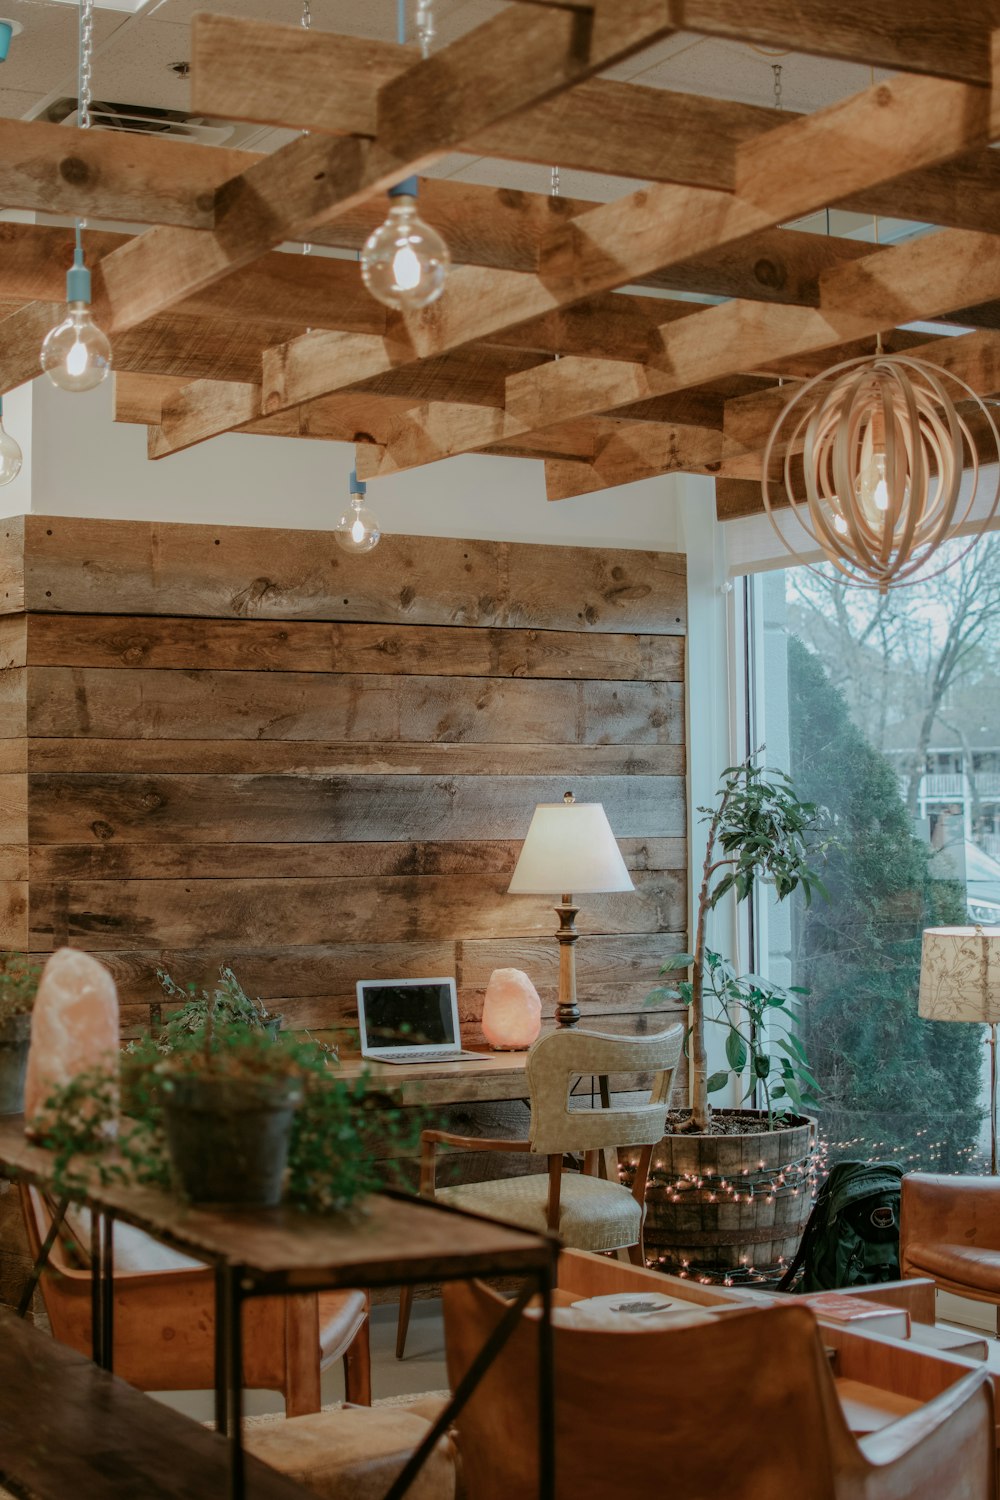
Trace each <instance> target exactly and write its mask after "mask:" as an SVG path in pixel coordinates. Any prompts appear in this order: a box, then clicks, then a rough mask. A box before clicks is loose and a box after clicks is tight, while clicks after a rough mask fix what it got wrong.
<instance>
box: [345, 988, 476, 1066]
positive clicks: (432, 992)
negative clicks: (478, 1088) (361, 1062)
mask: <svg viewBox="0 0 1000 1500" xmlns="http://www.w3.org/2000/svg"><path fill="white" fill-rule="evenodd" d="M358 1022H359V1026H360V1031H361V1055H362V1057H369V1058H371V1059H372V1061H373V1062H375V1061H378V1062H387V1063H424V1062H426V1063H431V1062H459V1061H461V1060H463V1059H466V1060H468V1061H470V1062H473V1061H474V1062H482V1061H484V1059H485V1058H486V1056H487V1054H486V1053H484V1052H463V1051H462V1033H461V1031H460V1030H459V1025H458V996H457V994H456V993H455V981H454V979H359V980H358Z"/></svg>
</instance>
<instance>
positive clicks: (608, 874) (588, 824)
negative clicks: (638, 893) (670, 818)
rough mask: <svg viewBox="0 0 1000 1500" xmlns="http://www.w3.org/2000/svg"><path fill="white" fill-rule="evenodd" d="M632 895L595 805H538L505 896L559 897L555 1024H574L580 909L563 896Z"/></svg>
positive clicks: (568, 798)
mask: <svg viewBox="0 0 1000 1500" xmlns="http://www.w3.org/2000/svg"><path fill="white" fill-rule="evenodd" d="M634 889H635V887H634V886H633V884H632V880H631V877H630V876H629V873H628V870H627V869H626V868H625V861H624V860H623V859H622V856H621V850H620V849H619V848H618V845H617V844H616V843H615V836H614V834H613V833H612V832H611V824H610V823H609V822H608V818H607V814H606V813H605V811H604V808H603V807H602V806H601V804H600V803H599V802H577V800H576V798H575V797H574V796H573V793H572V792H567V793H566V795H565V796H564V797H563V800H562V801H561V802H542V803H539V805H538V806H537V807H536V808H535V811H534V814H533V815H532V819H531V824H530V826H529V828H528V834H527V837H526V838H525V840H524V843H523V844H522V846H521V853H520V855H519V856H518V861H517V864H516V865H515V866H514V875H513V878H512V879H511V882H510V885H509V886H508V887H507V890H508V893H509V894H510V895H512V896H550V895H555V894H556V893H557V892H559V893H561V894H562V901H561V902H560V903H559V905H558V906H557V907H556V915H557V916H558V918H559V931H558V932H557V933H556V938H557V939H558V942H559V1005H558V1007H557V1009H556V1020H557V1022H558V1024H559V1025H560V1026H575V1025H576V1024H577V1022H578V1021H579V1019H580V1007H579V1006H578V1005H577V1003H576V950H575V946H574V945H575V943H576V940H577V938H578V937H579V933H578V932H577V930H576V927H575V926H574V918H575V917H576V915H577V913H578V911H579V910H580V908H579V907H578V906H574V905H573V897H572V895H570V894H569V892H571V891H575V892H576V893H577V895H595V894H597V893H599V892H601V893H603V892H610V891H632V890H634Z"/></svg>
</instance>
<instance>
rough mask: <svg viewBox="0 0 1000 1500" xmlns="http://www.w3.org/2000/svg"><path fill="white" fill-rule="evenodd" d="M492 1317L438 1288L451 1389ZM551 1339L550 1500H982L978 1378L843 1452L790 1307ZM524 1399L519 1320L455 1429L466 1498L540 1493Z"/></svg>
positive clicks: (492, 1306) (476, 1287)
mask: <svg viewBox="0 0 1000 1500" xmlns="http://www.w3.org/2000/svg"><path fill="white" fill-rule="evenodd" d="M505 1311H506V1304H505V1303H504V1302H503V1301H502V1300H501V1299H500V1298H499V1297H498V1296H497V1295H496V1294H495V1293H494V1292H492V1291H490V1290H489V1289H488V1288H486V1287H484V1286H482V1285H481V1284H479V1283H456V1284H454V1285H449V1286H446V1287H445V1289H444V1312H445V1341H446V1346H447V1356H448V1374H449V1378H450V1380H451V1385H452V1389H454V1388H455V1386H456V1384H457V1382H458V1380H459V1379H460V1378H461V1377H462V1376H463V1375H464V1374H465V1373H466V1371H467V1370H468V1369H469V1366H470V1365H471V1364H472V1361H473V1360H474V1359H475V1357H476V1355H477V1354H478V1353H479V1351H480V1349H481V1348H482V1347H483V1344H484V1343H485V1341H486V1339H487V1338H488V1337H489V1335H490V1334H491V1333H492V1332H493V1331H494V1329H495V1328H496V1326H497V1324H498V1323H499V1321H500V1319H501V1318H502V1317H503V1315H504V1312H505ZM553 1340H554V1346H555V1438H556V1497H557V1500H609V1497H610V1496H616V1497H617V1496H622V1497H625V1496H638V1495H646V1494H649V1495H654V1494H656V1495H660V1494H662V1495H669V1496H670V1500H708V1497H709V1496H711V1497H717V1496H725V1497H727V1500H776V1497H779V1496H781V1497H785V1496H788V1497H791V1496H799V1497H802V1500H903V1497H904V1496H905V1497H906V1500H995V1497H996V1440H995V1432H994V1424H993V1389H992V1385H991V1381H990V1376H989V1372H988V1371H987V1370H985V1369H980V1370H970V1371H969V1372H968V1373H967V1374H966V1373H963V1372H962V1370H961V1368H958V1369H957V1370H956V1371H955V1375H956V1378H955V1380H954V1382H953V1383H952V1384H951V1385H950V1386H948V1387H946V1388H945V1389H944V1390H939V1391H938V1392H937V1393H936V1394H935V1395H934V1396H933V1399H930V1400H927V1401H925V1402H923V1403H922V1404H920V1405H918V1406H916V1407H915V1409H913V1410H912V1411H910V1412H908V1414H907V1415H905V1416H902V1417H900V1418H898V1419H897V1420H896V1421H893V1422H891V1423H890V1424H889V1425H888V1426H885V1427H883V1428H882V1429H881V1430H880V1431H878V1432H873V1433H870V1434H868V1435H867V1436H864V1437H861V1438H856V1437H854V1436H852V1434H851V1433H850V1431H849V1430H848V1427H847V1424H846V1421H845V1417H844V1413H843V1411H842V1409H841V1404H840V1401H839V1399H838V1395H837V1386H836V1383H835V1380H834V1376H833V1374H832V1372H831V1369H830V1365H829V1361H828V1360H827V1357H826V1354H825V1351H824V1347H823V1344H824V1339H823V1335H822V1333H821V1331H820V1330H819V1329H818V1328H817V1326H816V1321H815V1319H814V1317H813V1315H812V1313H811V1312H810V1310H809V1309H808V1308H807V1307H804V1306H802V1305H797V1304H796V1302H795V1300H794V1299H789V1305H783V1306H780V1307H773V1308H757V1309H751V1310H748V1311H745V1312H744V1311H742V1310H741V1311H739V1312H729V1313H727V1314H726V1315H725V1317H720V1318H719V1319H718V1320H717V1321H714V1322H712V1323H708V1324H701V1325H700V1326H698V1327H688V1328H674V1329H655V1330H654V1329H652V1328H650V1329H645V1328H643V1329H642V1330H641V1331H635V1332H618V1331H603V1330H601V1331H596V1330H592V1329H589V1328H587V1329H583V1328H572V1327H560V1326H558V1325H557V1326H556V1328H555V1329H554V1333H553ZM872 1342H873V1343H874V1342H875V1341H874V1340H873V1341H872ZM958 1364H959V1362H958V1361H956V1365H958ZM537 1393H538V1323H537V1321H536V1320H534V1319H532V1318H531V1317H530V1315H528V1316H525V1317H522V1318H521V1320H520V1323H519V1324H518V1326H517V1327H516V1328H515V1330H514V1332H513V1334H512V1335H511V1338H510V1339H509V1341H508V1342H507V1343H506V1344H505V1345H504V1347H503V1349H502V1350H501V1351H500V1353H499V1355H498V1356H497V1358H496V1359H495V1360H494V1362H493V1364H492V1365H491V1366H490V1368H489V1370H488V1371H487V1372H486V1374H485V1376H484V1377H483V1379H482V1381H481V1382H480V1384H479V1385H478V1386H477V1387H476V1389H475V1391H474V1392H473V1394H472V1396H471V1397H470V1399H469V1401H468V1404H467V1405H466V1406H464V1407H463V1409H462V1410H461V1411H460V1412H459V1414H458V1416H457V1418H456V1428H457V1439H458V1451H459V1458H460V1461H461V1468H462V1477H463V1484H464V1486H465V1490H466V1493H467V1494H469V1495H470V1496H475V1500H533V1497H534V1496H536V1495H537V1493H538V1471H537V1451H538V1450H537V1420H538V1416H537V1411H538V1394H537Z"/></svg>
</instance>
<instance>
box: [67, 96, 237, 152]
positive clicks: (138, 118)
mask: <svg viewBox="0 0 1000 1500" xmlns="http://www.w3.org/2000/svg"><path fill="white" fill-rule="evenodd" d="M90 118H91V121H92V123H93V128H94V129H95V130H120V131H125V132H126V133H127V134H129V135H156V136H164V137H166V138H167V139H168V140H175V141H194V142H196V143H197V144H199V145H202V146H221V145H223V144H224V143H225V142H226V141H228V140H230V139H231V137H232V135H233V134H234V128H235V127H234V126H232V125H225V124H219V123H217V122H214V121H209V120H206V119H204V118H203V117H202V116H200V115H188V114H185V113H184V111H183V110H179V109H157V108H155V107H154V106H152V105H141V104H111V103H105V102H104V101H103V100H95V101H94V102H93V103H92V104H91V106H90ZM45 119H47V120H51V121H52V122H53V123H54V124H56V125H79V123H80V121H79V115H78V106H77V100H76V99H57V100H56V101H55V102H54V103H53V104H50V105H49V107H48V109H47V110H46V111H45Z"/></svg>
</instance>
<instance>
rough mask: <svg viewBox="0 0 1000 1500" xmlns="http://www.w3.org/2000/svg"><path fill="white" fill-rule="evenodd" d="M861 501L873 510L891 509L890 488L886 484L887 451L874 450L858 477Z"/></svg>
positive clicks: (881, 449)
mask: <svg viewBox="0 0 1000 1500" xmlns="http://www.w3.org/2000/svg"><path fill="white" fill-rule="evenodd" d="M858 484H859V487H860V492H861V499H862V500H863V501H864V503H865V504H866V505H868V506H869V507H870V508H871V509H873V510H877V511H887V510H888V509H889V486H888V485H887V484H886V482H885V450H884V449H883V448H873V449H872V455H871V458H870V459H869V460H868V462H867V463H866V464H865V465H864V467H863V468H862V470H861V473H860V475H859V476H858Z"/></svg>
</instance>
